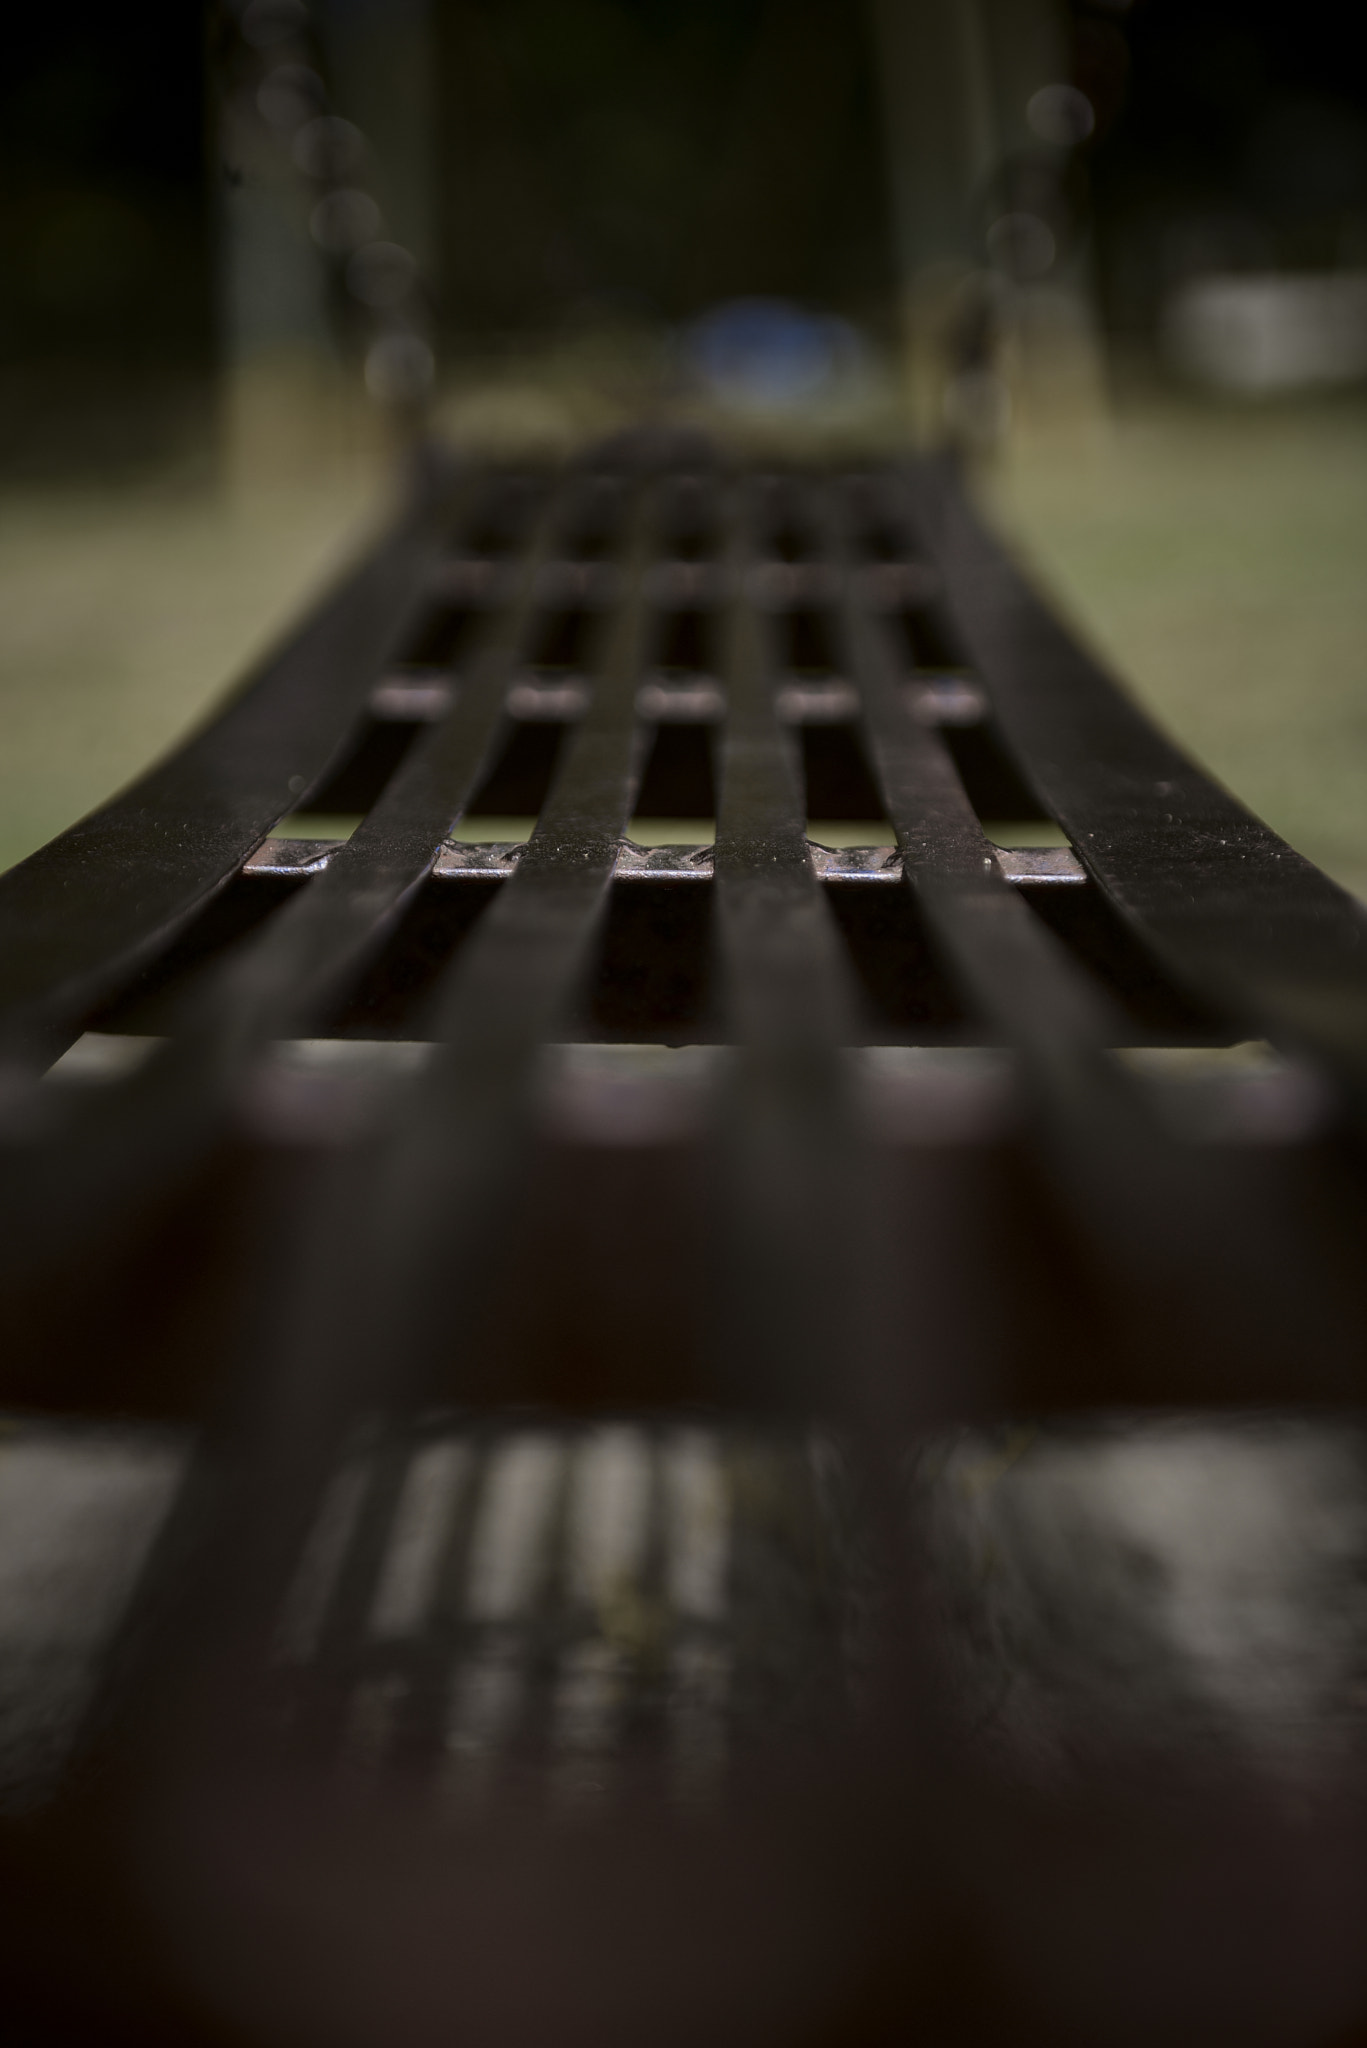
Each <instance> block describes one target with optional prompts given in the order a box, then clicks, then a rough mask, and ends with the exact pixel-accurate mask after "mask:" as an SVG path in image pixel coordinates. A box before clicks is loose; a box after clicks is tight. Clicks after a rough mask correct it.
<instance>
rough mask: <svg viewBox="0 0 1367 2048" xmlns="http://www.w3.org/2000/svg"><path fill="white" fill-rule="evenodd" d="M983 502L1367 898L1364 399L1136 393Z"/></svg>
mask: <svg viewBox="0 0 1367 2048" xmlns="http://www.w3.org/2000/svg"><path fill="white" fill-rule="evenodd" d="M987 497H988V500H989V502H990V504H991V505H992V506H993V508H994V510H995V512H996V514H997V517H998V521H999V523H1000V524H1001V525H1002V526H1003V527H1004V528H1005V530H1006V531H1007V532H1008V533H1009V534H1010V535H1011V536H1012V537H1013V538H1014V539H1016V541H1017V542H1018V543H1019V545H1020V547H1021V549H1022V551H1023V553H1024V555H1025V557H1026V559H1027V561H1028V562H1029V563H1030V565H1031V566H1032V567H1033V568H1034V570H1035V572H1036V574H1037V575H1038V576H1039V578H1040V579H1041V580H1042V581H1043V583H1044V584H1045V586H1046V587H1047V588H1048V589H1049V590H1050V591H1051V592H1052V594H1053V596H1054V598H1055V600H1056V601H1057V602H1058V603H1059V604H1060V605H1061V606H1062V608H1063V610H1064V611H1065V612H1066V613H1067V614H1068V615H1070V616H1071V618H1072V620H1073V622H1074V624H1075V625H1078V626H1080V627H1081V628H1082V630H1083V632H1084V634H1085V635H1086V636H1087V637H1088V638H1089V639H1090V641H1091V642H1092V644H1093V645H1094V646H1096V647H1098V648H1099V649H1100V650H1101V651H1102V652H1103V653H1104V654H1105V655H1106V656H1107V657H1108V658H1109V660H1110V662H1111V664H1112V666H1113V668H1114V669H1115V670H1116V671H1117V672H1118V673H1119V674H1120V676H1121V677H1122V678H1123V679H1124V680H1125V681H1126V682H1128V684H1129V685H1130V687H1131V688H1132V689H1133V691H1134V692H1135V694H1136V695H1137V696H1138V697H1139V698H1140V700H1141V701H1142V702H1143V703H1144V704H1145V705H1146V706H1147V707H1148V709H1149V710H1150V712H1151V713H1153V714H1154V715H1155V716H1156V717H1157V718H1158V719H1159V720H1161V722H1162V723H1163V724H1164V725H1165V726H1166V727H1167V728H1168V730H1169V731H1170V732H1172V733H1174V734H1176V736H1177V737H1178V738H1179V739H1180V740H1182V741H1183V743H1184V744H1185V745H1186V747H1187V748H1188V750H1189V751H1190V752H1192V753H1193V754H1195V755H1196V756H1197V758H1198V759H1199V760H1201V761H1202V762H1203V763H1204V765H1205V766H1206V767H1207V768H1209V769H1210V770H1211V771H1212V772H1213V773H1214V774H1215V775H1217V776H1218V777H1219V778H1220V780H1221V781H1223V782H1224V783H1225V784H1226V785H1227V786H1228V787H1229V788H1231V789H1232V790H1234V791H1235V792H1236V793H1237V794H1238V795H1239V796H1240V797H1242V798H1243V800H1244V801H1245V803H1247V804H1249V805H1250V806H1251V807H1252V809H1254V810H1255V811H1257V812H1258V813H1259V815H1260V816H1262V817H1263V818H1265V819H1266V820H1267V822H1268V823H1269V824H1270V825H1272V826H1273V827H1275V829H1276V830H1277V831H1278V832H1280V833H1281V834H1282V835H1283V836H1284V837H1285V838H1287V839H1289V840H1290V841H1291V843H1292V844H1293V845H1294V846H1297V847H1298V848H1299V849H1300V850H1301V852H1303V853H1305V854H1308V855H1309V856H1310V858H1311V859H1312V860H1315V861H1317V862H1318V863H1319V864H1320V865H1321V866H1322V867H1324V868H1326V869H1327V870H1328V871H1329V873H1330V874H1332V875H1334V876H1335V877H1336V879H1338V880H1339V881H1341V882H1343V883H1345V884H1346V885H1347V886H1348V887H1350V888H1352V889H1354V890H1356V891H1357V893H1358V894H1359V895H1363V896H1367V574H1364V561H1367V399H1364V398H1363V397H1361V396H1356V395H1355V396H1352V397H1343V398H1337V399H1333V400H1329V399H1326V400H1322V401H1319V402H1316V403H1304V402H1302V403H1299V404H1291V403H1285V402H1283V403H1278V404H1267V405H1262V406H1259V405H1257V404H1238V403H1228V404H1223V405H1217V404H1201V403H1198V402H1196V401H1194V400H1193V401H1190V402H1187V403H1183V402H1180V401H1177V400H1173V399H1166V400H1154V399H1150V400H1148V401H1146V402H1144V403H1134V404H1132V405H1130V406H1127V407H1125V408H1122V409H1121V410H1120V412H1119V413H1118V414H1117V415H1116V416H1115V417H1113V418H1112V419H1111V420H1109V421H1108V422H1106V423H1105V424H1104V425H1102V426H1100V427H1098V428H1097V430H1096V431H1095V433H1093V434H1091V435H1090V436H1089V437H1088V438H1087V439H1086V440H1085V441H1073V442H1071V443H1069V442H1065V441H1064V440H1063V439H1059V440H1058V441H1056V442H1055V443H1053V444H1052V445H1049V444H1044V443H1041V444H1040V445H1037V446H1035V447H1033V448H1032V447H1029V446H1026V447H1023V448H1021V449H1020V450H1019V451H1017V452H1015V453H1013V454H1012V455H1011V456H1010V457H1009V459H1008V460H1007V461H1006V462H1005V463H1004V464H1003V465H1002V466H1001V468H1000V470H999V471H998V472H997V474H996V475H995V477H994V478H993V479H991V480H990V482H989V483H988V485H987Z"/></svg>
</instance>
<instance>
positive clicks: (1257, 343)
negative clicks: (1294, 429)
mask: <svg viewBox="0 0 1367 2048" xmlns="http://www.w3.org/2000/svg"><path fill="white" fill-rule="evenodd" d="M1163 348H1164V353H1165V354H1166V355H1167V357H1168V359H1169V361H1170V362H1172V363H1173V365H1174V366H1175V367H1176V368H1177V369H1179V370H1181V371H1182V372H1183V373H1184V374H1185V375H1187V376H1189V377H1193V378H1195V379H1197V380H1198V381H1199V382H1201V383H1203V384H1213V385H1217V386H1220V387H1222V388H1223V389H1225V390H1229V391H1242V392H1248V393H1251V394H1258V393H1264V392H1277V391H1295V390H1303V389H1306V388H1308V387H1313V386H1315V385H1326V384H1329V385H1332V384H1351V383H1354V382H1356V381H1357V379H1359V378H1362V377H1367V271H1362V270H1344V271H1324V272H1319V273H1309V274H1305V275H1301V276H1294V275H1283V274H1281V273H1278V272H1275V271H1268V272H1260V273H1258V274H1255V275H1247V276H1244V275H1227V276H1226V275H1215V276H1209V277H1202V278H1197V279H1195V280H1194V281H1193V282H1192V283H1191V284H1188V285H1185V286H1183V288H1182V289H1181V291H1179V292H1177V293H1176V294H1175V295H1174V297H1173V298H1172V299H1170V300H1169V302H1168V305H1167V309H1166V311H1165V314H1164V319H1163Z"/></svg>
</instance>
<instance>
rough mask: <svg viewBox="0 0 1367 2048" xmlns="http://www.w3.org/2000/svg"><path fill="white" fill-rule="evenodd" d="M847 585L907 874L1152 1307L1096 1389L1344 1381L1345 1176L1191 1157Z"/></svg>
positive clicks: (1358, 1347)
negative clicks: (1273, 1176) (1136, 1078)
mask: <svg viewBox="0 0 1367 2048" xmlns="http://www.w3.org/2000/svg"><path fill="white" fill-rule="evenodd" d="M832 502H833V501H831V500H828V501H827V504H828V506H829V505H830V504H831V503H832ZM833 527H834V520H833V518H832V516H831V514H830V512H829V510H828V513H827V519H826V528H827V535H828V547H829V548H830V556H831V563H832V566H833V567H835V568H840V567H844V568H845V569H846V570H847V571H848V569H849V566H850V565H849V561H848V557H847V555H846V553H845V551H844V549H843V547H842V544H841V540H840V537H839V530H838V528H835V530H834V531H832V529H833ZM843 589H844V595H843V599H842V602H841V605H840V612H839V619H840V638H841V643H842V646H843V649H844V652H845V656H846V658H847V661H848V665H849V667H850V670H851V673H852V674H853V675H854V676H855V677H856V679H857V682H858V687H859V692H860V700H861V704H862V706H863V713H864V720H865V726H866V730H867V732H868V736H869V743H870V751H871V754H872V757H873V759H874V762H875V764H876V767H877V770H878V774H879V779H880V782H881V783H882V786H883V790H884V793H885V797H886V801H887V807H888V812H889V815H890V817H891V818H892V820H893V823H894V825H895V826H896V828H897V832H898V838H899V842H900V845H901V849H902V855H903V874H904V878H905V880H906V883H907V884H908V886H910V887H912V888H913V889H914V891H915V893H916V895H917V897H918V899H919V901H920V902H921V904H922V906H923V908H924V910H925V913H926V916H927V918H928V920H929V922H930V925H931V927H932V929H933V930H934V931H935V933H936V934H937V936H938V938H939V940H940V943H941V945H942V946H943V948H944V950H945V953H946V956H947V958H948V959H949V960H950V961H951V962H952V965H953V968H954V971H955V972H956V975H957V976H958V978H959V979H960V981H961V982H962V984H963V986H964V989H965V991H966V993H967V994H968V996H969V998H970V1000H971V1001H972V1002H973V1003H974V1005H975V1006H976V1007H977V1008H978V1010H979V1011H980V1013H981V1014H982V1016H983V1017H984V1019H985V1021H986V1022H987V1023H988V1025H989V1026H990V1027H991V1029H992V1030H993V1031H994V1032H997V1033H1000V1034H1001V1036H1002V1037H1003V1038H1004V1039H1005V1041H1006V1042H1007V1043H1009V1044H1013V1045H1015V1046H1016V1047H1017V1048H1018V1049H1019V1052H1020V1054H1021V1056H1022V1058H1023V1061H1024V1072H1025V1077H1026V1081H1027V1085H1028V1087H1029V1088H1030V1090H1031V1092H1032V1094H1033V1097H1034V1104H1035V1112H1036V1115H1037V1117H1038V1119H1039V1128H1040V1135H1041V1139H1042V1142H1043V1145H1044V1148H1045V1152H1046V1156H1051V1157H1052V1158H1053V1159H1054V1161H1055V1163H1056V1166H1057V1168H1058V1169H1059V1170H1060V1172H1061V1174H1062V1179H1063V1185H1064V1187H1065V1189H1066V1190H1067V1192H1068V1195H1069V1198H1070V1202H1071V1205H1072V1207H1073V1209H1074V1213H1075V1215H1076V1216H1077V1219H1078V1222H1079V1225H1080V1227H1081V1228H1082V1230H1083V1232H1084V1233H1085V1235H1086V1237H1087V1238H1088V1239H1089V1240H1090V1242H1091V1244H1092V1247H1093V1252H1094V1255H1095V1256H1096V1257H1098V1258H1099V1260H1100V1261H1101V1262H1102V1264H1103V1266H1104V1268H1105V1269H1106V1270H1108V1271H1109V1272H1110V1274H1111V1275H1112V1276H1113V1278H1114V1280H1115V1281H1118V1282H1119V1284H1120V1285H1121V1287H1122V1289H1123V1290H1124V1292H1125V1294H1126V1295H1127V1296H1128V1297H1129V1298H1130V1299H1131V1301H1132V1302H1133V1303H1134V1304H1136V1305H1138V1304H1140V1303H1142V1304H1144V1306H1145V1309H1146V1311H1147V1313H1146V1314H1145V1315H1144V1316H1143V1317H1141V1318H1139V1319H1138V1320H1136V1321H1135V1322H1134V1323H1132V1324H1129V1325H1126V1323H1125V1322H1124V1320H1123V1319H1121V1321H1120V1322H1119V1323H1118V1325H1117V1327H1116V1331H1115V1334H1114V1336H1113V1338H1112V1343H1113V1345H1114V1347H1115V1351H1116V1354H1117V1355H1116V1356H1114V1357H1112V1358H1111V1359H1109V1360H1108V1361H1107V1363H1106V1366H1105V1367H1104V1368H1103V1370H1102V1372H1101V1374H1100V1376H1099V1383H1098V1388H1097V1392H1098V1393H1102V1392H1104V1393H1105V1395H1106V1397H1107V1398H1116V1397H1117V1395H1118V1392H1119V1388H1120V1387H1121V1386H1122V1385H1123V1386H1126V1387H1128V1388H1130V1389H1131V1390H1132V1393H1133V1394H1134V1395H1142V1393H1143V1391H1144V1389H1145V1388H1146V1386H1152V1385H1154V1384H1158V1385H1171V1384H1172V1383H1173V1380H1174V1379H1176V1381H1177V1382H1178V1383H1179V1384H1180V1383H1181V1381H1182V1380H1183V1379H1186V1380H1187V1381H1188V1382H1189V1383H1192V1382H1195V1383H1198V1384H1200V1383H1204V1384H1205V1385H1208V1386H1210V1387H1211V1388H1212V1389H1213V1390H1214V1389H1221V1390H1223V1391H1227V1392H1228V1393H1229V1394H1233V1393H1235V1392H1236V1390H1237V1389H1238V1388H1239V1387H1240V1386H1243V1387H1244V1388H1245V1389H1248V1390H1250V1391H1251V1389H1252V1388H1253V1387H1254V1386H1257V1387H1258V1388H1259V1391H1260V1392H1261V1393H1262V1394H1263V1396H1264V1398H1267V1397H1269V1396H1270V1397H1275V1396H1277V1395H1280V1396H1282V1397H1283V1398H1294V1397H1295V1395H1296V1394H1298V1393H1302V1394H1308V1393H1311V1392H1312V1391H1313V1392H1314V1393H1315V1394H1317V1395H1318V1396H1320V1397H1323V1396H1324V1395H1325V1394H1329V1395H1330V1396H1331V1397H1348V1396H1349V1395H1350V1393H1351V1390H1352V1388H1353V1386H1354V1384H1355V1380H1356V1371H1357V1361H1358V1359H1359V1358H1360V1356H1361V1352H1362V1345H1363V1339H1364V1335H1365V1334H1367V1332H1364V1327H1363V1322H1362V1317H1361V1312H1360V1309H1358V1308H1356V1307H1355V1306H1354V1305H1353V1303H1352V1302H1351V1300H1350V1297H1349V1294H1348V1293H1347V1292H1346V1291H1345V1288H1344V1285H1343V1281H1342V1272H1341V1259H1342V1250H1343V1247H1342V1245H1341V1243H1340V1242H1339V1241H1338V1234H1337V1231H1336V1229H1335V1227H1334V1225H1333V1224H1332V1222H1331V1221H1330V1218H1331V1215H1332V1212H1333V1209H1334V1206H1335V1197H1337V1200H1338V1202H1339V1203H1340V1204H1342V1203H1343V1202H1344V1201H1348V1202H1350V1203H1351V1202H1352V1199H1353V1198H1352V1193H1351V1190H1350V1189H1349V1188H1348V1187H1347V1186H1341V1185H1340V1184H1339V1177H1338V1175H1337V1174H1336V1173H1335V1171H1334V1169H1333V1168H1332V1166H1328V1165H1326V1168H1325V1170H1324V1179H1325V1188H1324V1194H1323V1199H1322V1201H1321V1203H1319V1204H1316V1205H1315V1206H1314V1207H1312V1208H1311V1210H1310V1213H1309V1214H1308V1215H1307V1213H1306V1209H1305V1204H1304V1196H1303V1192H1302V1191H1299V1190H1298V1191H1296V1193H1294V1194H1292V1195H1291V1196H1290V1198H1289V1199H1285V1198H1283V1199H1278V1190H1277V1189H1276V1188H1275V1187H1273V1188H1269V1187H1268V1186H1267V1185H1266V1183H1260V1184H1259V1185H1258V1186H1257V1187H1256V1188H1254V1189H1250V1186H1249V1183H1248V1177H1247V1174H1246V1173H1245V1172H1243V1171H1240V1170H1238V1169H1233V1170H1231V1168H1230V1166H1229V1165H1228V1164H1227V1163H1226V1162H1224V1161H1219V1160H1214V1159H1212V1158H1210V1157H1208V1156H1202V1157H1193V1156H1192V1154H1191V1152H1190V1149H1189V1148H1184V1147H1182V1146H1181V1145H1180V1143H1179V1142H1177V1141H1175V1140H1174V1139H1173V1138H1172V1137H1171V1136H1170V1134H1169V1133H1168V1132H1167V1131H1166V1129H1164V1128H1163V1126H1162V1125H1161V1123H1160V1121H1159V1119H1158V1117H1157V1115H1156V1113H1155V1112H1154V1110H1153V1109H1152V1107H1151V1106H1150V1105H1149V1103H1148V1102H1147V1101H1146V1099H1145V1098H1144V1097H1143V1096H1142V1094H1141V1092H1140V1090H1139V1089H1138V1087H1137V1086H1136V1085H1135V1083H1134V1082H1133V1081H1132V1080H1131V1078H1130V1077H1129V1076H1128V1075H1127V1074H1126V1073H1125V1072H1124V1070H1123V1069H1122V1068H1120V1067H1119V1066H1118V1065H1117V1064H1116V1063H1115V1062H1114V1061H1113V1060H1111V1059H1110V1058H1109V1057H1108V1056H1107V1052H1106V1048H1107V1047H1108V1046H1111V1045H1114V1044H1116V1043H1118V1042H1119V1040H1120V1036H1121V1034H1120V1033H1119V1031H1118V1029H1117V1023H1116V1020H1115V1019H1114V1018H1113V1017H1112V1016H1111V1014H1110V1012H1109V1005H1108V1003H1107V1002H1106V1000H1105V999H1104V997H1103V996H1102V995H1101V993H1100V991H1099V990H1098V989H1097V988H1096V987H1095V986H1094V985H1091V984H1089V980H1088V977H1087V976H1086V975H1085V974H1084V973H1083V971H1082V969H1081V968H1080V967H1079V966H1078V965H1077V964H1076V963H1075V962H1074V961H1073V960H1071V959H1070V958H1069V957H1068V956H1067V954H1066V953H1065V951H1064V949H1063V947H1062V946H1061V945H1060V944H1059V942H1058V941H1057V940H1056V939H1055V938H1054V936H1053V935H1052V933H1050V932H1049V931H1048V930H1047V929H1046V928H1045V927H1044V926H1043V925H1042V924H1041V923H1040V922H1039V920H1038V919H1037V918H1036V917H1035V916H1034V915H1033V913H1032V912H1031V911H1030V909H1029V908H1028V907H1027V905H1026V904H1025V903H1024V902H1023V901H1022V900H1021V898H1020V897H1019V896H1018V895H1017V894H1016V893H1015V892H1014V891H1013V890H1011V889H1010V888H1008V887H1007V886H1006V884H1005V882H1004V879H1003V876H1002V874H1001V872H1000V869H999V867H998V865H997V863H996V861H995V860H994V858H993V856H992V852H991V849H990V847H989V846H988V843H987V841H986V840H985V838H984V836H983V832H982V828H981V826H980V824H979V822H978V820H977V818H976V816H975V814H974V812H973V810H972V807H971V805H970V804H969V801H968V798H967V796H966V795H965V793H964V790H963V787H962V784H961V783H960V781H959V778H958V775H957V773H956V771H955V769H954V767H953V764H952V762H951V760H950V758H949V755H948V753H947V751H946V748H945V746H944V742H943V739H942V738H941V736H940V735H939V734H938V733H937V732H935V731H934V730H933V729H932V728H930V727H927V726H925V725H922V724H921V723H919V722H918V721H917V720H915V719H914V718H912V717H909V716H908V714H907V710H906V707H905V704H904V703H903V702H902V701H901V699H900V698H899V695H898V692H897V690H896V686H895V682H894V676H895V667H894V664H893V661H892V658H891V655H890V651H889V648H888V642H887V627H886V624H885V622H884V621H882V620H881V619H879V618H877V617H876V616H875V615H873V614H872V613H871V611H870V610H869V608H868V605H867V598H866V594H865V591H864V589H863V587H862V586H861V583H860V581H859V579H858V578H857V577H856V576H854V575H852V574H849V573H847V574H846V575H845V577H844V584H843ZM1353 1206H1354V1207H1355V1206H1356V1204H1355V1203H1354V1204H1353ZM1292 1246H1294V1248H1295V1252H1294V1257H1293V1260H1292V1261H1291V1263H1290V1267H1289V1268H1288V1263H1287V1261H1286V1259H1285V1256H1284V1255H1285V1253H1286V1251H1287V1249H1288V1248H1289V1247H1292ZM1293 1273H1294V1276H1295V1277H1294V1278H1292V1277H1291V1275H1292V1274H1293ZM1311 1276H1313V1278H1311ZM1307 1282H1309V1284H1308V1285H1307ZM1155 1311H1156V1313H1155ZM1307 1340H1309V1341H1308V1349H1309V1351H1310V1354H1311V1355H1312V1356H1313V1357H1314V1358H1315V1359H1316V1361H1317V1363H1316V1369H1315V1371H1314V1373H1313V1374H1310V1373H1307V1371H1306V1369H1305V1359H1306V1353H1307ZM1127 1354H1128V1355H1127ZM1155 1354H1156V1355H1155ZM1174 1367H1175V1368H1176V1370H1175V1371H1174Z"/></svg>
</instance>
